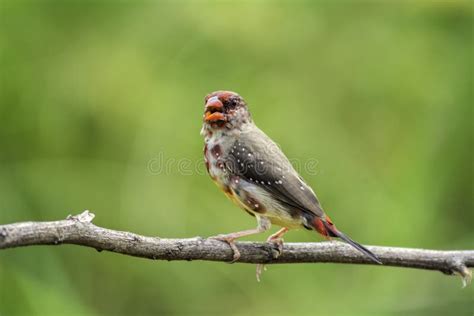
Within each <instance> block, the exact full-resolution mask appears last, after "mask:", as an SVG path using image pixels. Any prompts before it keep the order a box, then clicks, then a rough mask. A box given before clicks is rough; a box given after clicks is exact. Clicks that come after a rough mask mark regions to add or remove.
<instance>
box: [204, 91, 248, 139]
mask: <svg viewBox="0 0 474 316" xmlns="http://www.w3.org/2000/svg"><path fill="white" fill-rule="evenodd" d="M204 103H205V106H204V127H205V128H206V129H208V130H216V129H217V130H218V129H233V128H239V127H240V126H241V125H242V124H245V123H247V122H249V121H250V113H249V111H248V109H247V104H246V103H245V101H244V99H242V97H241V96H240V95H238V94H237V93H235V92H232V91H215V92H212V93H210V94H208V95H207V96H206V98H205V99H204Z"/></svg>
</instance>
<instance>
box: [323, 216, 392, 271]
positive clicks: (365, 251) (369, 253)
mask: <svg viewBox="0 0 474 316" xmlns="http://www.w3.org/2000/svg"><path fill="white" fill-rule="evenodd" d="M323 223H324V227H325V228H326V230H327V231H328V233H329V236H332V237H338V238H340V239H342V240H344V241H345V242H346V243H348V244H349V245H351V246H352V247H354V248H355V249H357V250H359V251H360V252H361V253H363V254H364V255H366V256H367V257H369V258H370V259H372V261H374V262H376V263H378V264H383V263H382V261H380V259H379V258H378V257H377V256H376V255H375V254H374V253H373V252H372V251H370V250H369V249H367V248H365V247H364V246H362V245H361V244H359V243H358V242H356V241H354V240H352V239H350V238H349V237H348V236H346V235H344V234H343V233H341V232H340V231H338V230H337V229H336V228H335V227H334V225H332V224H330V223H327V222H325V221H323Z"/></svg>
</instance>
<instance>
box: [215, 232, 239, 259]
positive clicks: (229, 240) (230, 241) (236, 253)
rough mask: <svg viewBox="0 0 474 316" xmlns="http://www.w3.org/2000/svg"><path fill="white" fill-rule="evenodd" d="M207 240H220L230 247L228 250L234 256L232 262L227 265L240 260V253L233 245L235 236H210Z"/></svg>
mask: <svg viewBox="0 0 474 316" xmlns="http://www.w3.org/2000/svg"><path fill="white" fill-rule="evenodd" d="M209 239H215V240H220V241H223V242H226V243H227V244H228V245H229V246H230V249H232V251H233V253H234V254H233V259H232V261H230V262H229V263H234V262H236V261H238V260H239V259H240V251H239V249H238V248H237V246H236V245H235V236H233V235H232V234H228V235H217V236H211V237H209Z"/></svg>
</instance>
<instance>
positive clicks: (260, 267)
mask: <svg viewBox="0 0 474 316" xmlns="http://www.w3.org/2000/svg"><path fill="white" fill-rule="evenodd" d="M267 242H268V243H270V244H271V245H272V257H273V259H277V258H278V257H279V256H280V255H281V254H282V253H283V238H281V237H275V236H270V237H268V239H267ZM263 271H267V268H266V267H265V265H264V264H262V263H260V264H257V271H256V277H257V281H258V282H260V277H261V276H262V273H263Z"/></svg>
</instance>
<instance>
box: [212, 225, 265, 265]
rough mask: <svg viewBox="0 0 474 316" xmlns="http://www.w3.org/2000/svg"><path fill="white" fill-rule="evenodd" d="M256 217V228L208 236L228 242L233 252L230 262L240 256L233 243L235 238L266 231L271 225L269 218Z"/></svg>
mask: <svg viewBox="0 0 474 316" xmlns="http://www.w3.org/2000/svg"><path fill="white" fill-rule="evenodd" d="M256 217H257V223H258V226H257V228H254V229H248V230H243V231H240V232H235V233H230V234H225V235H217V236H212V237H209V238H211V239H216V240H221V241H225V242H226V243H228V244H229V246H230V248H231V249H232V251H233V252H234V258H233V259H232V261H231V262H230V263H234V262H236V261H238V260H239V258H240V251H239V249H237V246H236V245H235V240H236V239H238V238H242V237H245V236H250V235H255V234H260V233H263V232H264V231H267V230H269V229H270V227H271V225H272V224H271V223H270V220H268V219H267V218H265V217H260V216H256Z"/></svg>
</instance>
